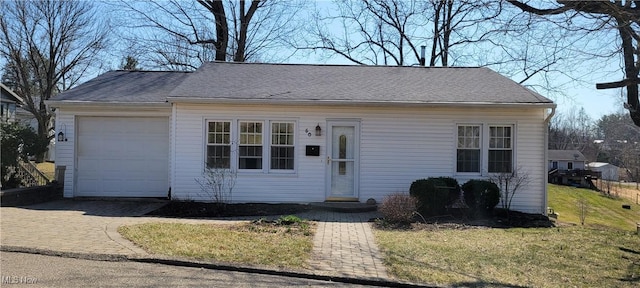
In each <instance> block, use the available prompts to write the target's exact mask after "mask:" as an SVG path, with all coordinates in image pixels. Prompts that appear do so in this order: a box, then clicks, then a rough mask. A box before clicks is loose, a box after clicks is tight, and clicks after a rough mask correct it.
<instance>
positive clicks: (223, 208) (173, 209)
mask: <svg viewBox="0 0 640 288" xmlns="http://www.w3.org/2000/svg"><path fill="white" fill-rule="evenodd" d="M311 209H312V208H311V206H309V205H306V204H267V203H241V204H217V203H202V202H181V201H171V202H169V203H168V204H167V205H164V206H162V207H160V208H159V209H156V210H154V211H151V212H149V213H147V214H146V215H150V216H161V217H177V218H208V217H238V216H269V215H288V214H296V213H301V212H305V211H309V210H311Z"/></svg>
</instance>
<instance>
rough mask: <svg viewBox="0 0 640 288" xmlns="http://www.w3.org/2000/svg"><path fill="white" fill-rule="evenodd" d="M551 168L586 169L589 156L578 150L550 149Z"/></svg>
mask: <svg viewBox="0 0 640 288" xmlns="http://www.w3.org/2000/svg"><path fill="white" fill-rule="evenodd" d="M547 155H548V157H549V170H553V169H558V170H584V169H585V163H586V161H587V158H585V157H584V155H582V153H580V151H578V150H549V153H548V154H547Z"/></svg>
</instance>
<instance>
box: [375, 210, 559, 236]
mask: <svg viewBox="0 0 640 288" xmlns="http://www.w3.org/2000/svg"><path fill="white" fill-rule="evenodd" d="M377 220H378V221H375V222H376V227H378V228H379V229H383V230H384V229H391V230H397V229H401V230H429V231H435V230H442V229H448V230H466V229H487V228H545V227H555V226H556V225H555V223H554V222H553V221H551V220H550V219H549V218H548V217H547V216H544V215H541V214H529V213H522V212H518V211H509V214H508V215H507V211H506V210H503V209H495V210H494V211H493V214H492V215H490V216H485V217H481V218H470V217H465V216H461V215H444V216H438V217H431V218H426V219H424V220H426V222H425V221H423V219H421V218H419V217H416V219H414V220H415V221H414V222H412V223H395V224H389V223H385V222H384V221H381V220H383V219H377Z"/></svg>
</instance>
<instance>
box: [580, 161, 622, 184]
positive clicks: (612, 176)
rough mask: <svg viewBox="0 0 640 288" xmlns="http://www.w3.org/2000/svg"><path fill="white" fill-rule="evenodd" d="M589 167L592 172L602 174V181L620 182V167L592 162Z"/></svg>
mask: <svg viewBox="0 0 640 288" xmlns="http://www.w3.org/2000/svg"><path fill="white" fill-rule="evenodd" d="M587 167H588V168H589V169H590V170H592V171H598V172H600V173H602V180H610V181H618V179H619V177H618V169H620V168H618V166H615V165H613V164H609V163H603V162H590V163H589V164H587Z"/></svg>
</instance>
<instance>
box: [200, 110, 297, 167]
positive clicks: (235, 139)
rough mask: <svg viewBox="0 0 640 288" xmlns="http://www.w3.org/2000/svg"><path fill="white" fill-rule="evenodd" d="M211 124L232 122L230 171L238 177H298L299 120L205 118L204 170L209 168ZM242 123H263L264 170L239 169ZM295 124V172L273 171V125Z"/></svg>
mask: <svg viewBox="0 0 640 288" xmlns="http://www.w3.org/2000/svg"><path fill="white" fill-rule="evenodd" d="M210 122H230V129H231V130H230V142H231V143H230V145H231V151H230V156H229V157H231V160H230V167H229V169H231V170H235V171H237V172H238V175H288V176H290V175H296V174H297V173H298V166H299V161H300V160H299V158H300V154H299V153H300V147H298V146H299V141H298V137H299V134H300V132H299V131H298V119H291V118H288V119H287V118H258V119H256V118H233V119H228V118H227V119H221V118H216V117H211V118H209V117H204V129H203V132H202V133H203V135H204V141H203V143H204V147H203V151H202V152H203V154H202V155H203V157H202V158H203V160H204V161H202V168H203V169H205V168H206V167H207V147H208V146H209V145H208V144H209V143H208V132H209V123H210ZM240 122H261V123H262V169H239V167H240V165H239V161H240V157H239V154H240V153H239V147H240ZM273 122H277V123H293V151H294V158H293V170H284V169H271V123H273Z"/></svg>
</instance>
